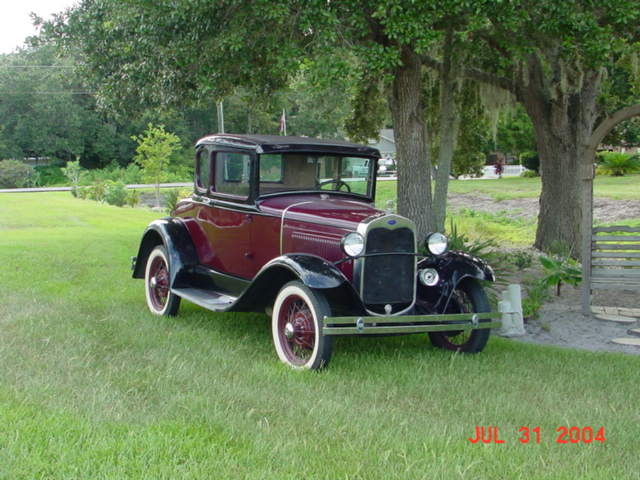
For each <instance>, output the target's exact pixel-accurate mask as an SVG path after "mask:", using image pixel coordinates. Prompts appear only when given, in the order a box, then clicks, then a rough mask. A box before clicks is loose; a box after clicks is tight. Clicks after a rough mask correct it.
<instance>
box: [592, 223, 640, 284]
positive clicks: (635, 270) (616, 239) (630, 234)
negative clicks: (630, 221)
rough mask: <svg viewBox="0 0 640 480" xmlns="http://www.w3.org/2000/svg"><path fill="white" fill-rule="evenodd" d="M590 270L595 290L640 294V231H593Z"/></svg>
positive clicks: (610, 229) (635, 228)
mask: <svg viewBox="0 0 640 480" xmlns="http://www.w3.org/2000/svg"><path fill="white" fill-rule="evenodd" d="M590 270H591V275H590V279H586V280H587V281H588V280H590V288H591V289H592V290H593V289H607V290H629V291H640V228H637V227H624V226H614V227H596V228H594V229H593V234H592V236H591V269H590Z"/></svg>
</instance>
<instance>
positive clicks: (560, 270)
mask: <svg viewBox="0 0 640 480" xmlns="http://www.w3.org/2000/svg"><path fill="white" fill-rule="evenodd" d="M540 263H541V264H542V267H543V268H544V274H545V276H544V278H543V280H542V281H543V282H544V283H545V285H547V286H548V287H556V295H557V296H560V287H561V286H562V283H563V282H564V283H568V284H569V285H573V286H574V287H575V286H577V285H578V284H580V282H581V281H582V270H580V266H579V265H578V263H577V262H576V261H575V260H574V259H573V258H571V257H555V258H549V257H540Z"/></svg>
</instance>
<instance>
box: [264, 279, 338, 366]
mask: <svg viewBox="0 0 640 480" xmlns="http://www.w3.org/2000/svg"><path fill="white" fill-rule="evenodd" d="M330 314H331V310H330V308H329V304H328V302H327V300H326V298H325V296H324V294H323V293H322V292H321V291H319V290H312V289H310V288H307V287H305V286H304V285H303V284H302V283H301V282H299V281H293V282H289V283H287V284H286V285H285V286H284V287H282V289H281V290H280V292H279V293H278V296H277V297H276V301H275V304H274V306H273V313H272V318H271V332H272V335H273V343H274V346H275V348H276V352H277V353H278V357H279V358H280V360H281V361H282V362H284V363H286V364H287V365H289V366H290V367H293V368H296V369H306V370H317V369H320V368H322V367H324V366H326V365H327V364H328V363H329V360H330V359H331V352H332V347H333V342H332V338H331V337H330V336H327V335H323V334H322V327H323V325H324V318H325V317H326V316H329V315H330Z"/></svg>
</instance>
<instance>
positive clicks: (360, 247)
mask: <svg viewBox="0 0 640 480" xmlns="http://www.w3.org/2000/svg"><path fill="white" fill-rule="evenodd" d="M340 247H341V248H342V251H343V252H344V253H345V254H346V255H348V256H349V257H357V256H358V255H360V254H361V253H362V252H364V237H363V236H362V235H360V234H359V233H357V232H351V233H347V234H346V235H345V236H344V237H342V241H341V242H340Z"/></svg>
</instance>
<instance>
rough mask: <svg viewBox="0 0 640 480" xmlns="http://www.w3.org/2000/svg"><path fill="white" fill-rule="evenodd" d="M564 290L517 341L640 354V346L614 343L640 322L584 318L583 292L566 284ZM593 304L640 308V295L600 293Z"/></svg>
mask: <svg viewBox="0 0 640 480" xmlns="http://www.w3.org/2000/svg"><path fill="white" fill-rule="evenodd" d="M562 289H563V291H562V295H561V296H560V297H554V299H553V300H552V301H551V302H550V303H547V304H546V305H544V306H543V307H542V309H541V310H540V315H539V317H538V318H537V319H535V320H530V321H528V322H525V330H526V332H527V333H526V335H524V336H522V337H515V338H514V339H513V340H515V341H521V342H527V343H538V344H544V345H556V346H560V347H569V348H578V349H582V350H592V351H607V352H620V353H628V354H632V355H640V347H634V346H625V345H616V344H614V343H611V340H612V339H613V338H618V337H628V336H629V335H628V334H627V330H628V329H630V328H638V327H640V321H637V322H636V323H635V324H619V323H615V322H610V321H604V320H598V319H597V318H596V317H595V316H593V315H592V316H584V315H582V313H581V311H580V289H579V288H572V287H569V286H565V285H563V287H562ZM593 304H594V305H600V306H615V307H628V308H640V299H639V298H638V295H637V294H631V293H625V292H617V291H606V293H603V292H596V294H595V295H594V298H593ZM638 320H640V319H638Z"/></svg>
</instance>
